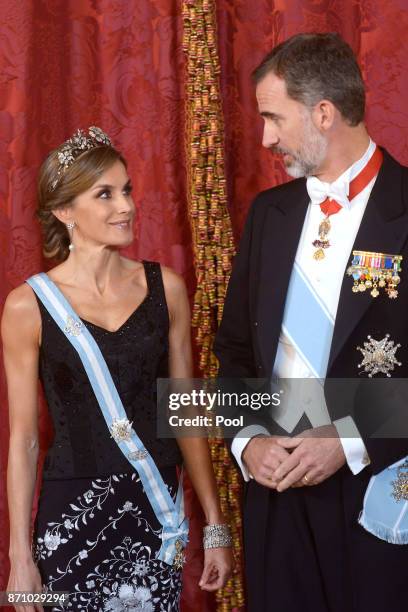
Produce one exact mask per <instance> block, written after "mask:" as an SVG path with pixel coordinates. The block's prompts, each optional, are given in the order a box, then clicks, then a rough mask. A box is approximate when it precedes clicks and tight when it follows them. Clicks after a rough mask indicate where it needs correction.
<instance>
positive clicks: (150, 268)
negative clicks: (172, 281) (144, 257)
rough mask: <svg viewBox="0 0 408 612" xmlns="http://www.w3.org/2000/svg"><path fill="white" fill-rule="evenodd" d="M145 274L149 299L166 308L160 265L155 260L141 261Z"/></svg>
mask: <svg viewBox="0 0 408 612" xmlns="http://www.w3.org/2000/svg"><path fill="white" fill-rule="evenodd" d="M142 263H143V266H144V269H145V274H146V281H147V288H148V291H149V295H150V297H151V299H152V300H153V301H154V302H155V303H156V304H157V305H158V306H161V307H164V308H165V309H166V310H167V302H166V294H165V291H164V283H163V274H162V271H161V265H160V264H159V263H158V262H157V261H143V262H142Z"/></svg>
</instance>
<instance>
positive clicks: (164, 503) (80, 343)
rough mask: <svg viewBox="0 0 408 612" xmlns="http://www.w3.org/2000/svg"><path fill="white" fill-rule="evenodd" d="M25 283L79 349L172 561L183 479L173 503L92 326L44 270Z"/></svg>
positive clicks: (183, 521) (182, 526) (183, 523)
mask: <svg viewBox="0 0 408 612" xmlns="http://www.w3.org/2000/svg"><path fill="white" fill-rule="evenodd" d="M27 283H28V284H29V285H30V286H31V287H32V289H33V290H34V291H35V293H36V294H37V296H38V298H39V299H40V300H41V302H42V303H43V304H44V306H45V307H46V309H47V310H48V312H49V313H50V315H51V316H52V318H53V319H54V321H55V322H56V324H57V325H58V327H59V328H60V329H61V331H62V332H63V333H64V334H65V335H66V337H67V339H68V340H69V341H70V342H71V344H72V345H73V347H74V348H75V349H76V351H77V352H78V354H79V357H80V359H81V361H82V364H83V366H84V368H85V371H86V373H87V375H88V378H89V382H90V383H91V386H92V389H93V391H94V393H95V396H96V398H97V400H98V403H99V407H100V409H101V411H102V414H103V416H104V418H105V421H106V425H107V426H108V429H109V431H110V432H111V433H112V437H113V438H114V439H115V441H116V443H117V445H118V447H119V448H120V450H121V451H122V453H123V455H124V456H125V457H126V459H127V460H128V461H129V463H130V464H131V465H132V467H133V468H134V469H135V470H136V472H137V473H138V475H139V477H140V480H141V482H142V485H143V488H144V490H145V492H146V495H147V497H148V499H149V502H150V504H151V506H152V508H153V510H154V513H155V515H156V517H157V520H158V521H159V522H160V524H161V525H162V527H163V529H162V535H161V537H162V545H161V548H160V550H159V552H158V554H157V558H158V559H160V560H161V561H164V562H166V563H168V564H170V565H171V564H172V563H173V561H174V558H175V556H176V554H177V553H179V552H180V546H182V547H184V546H185V545H186V543H187V540H188V519H187V518H186V517H185V514H184V496H183V483H182V477H180V482H179V488H178V491H177V497H176V501H175V502H174V501H173V499H172V497H171V495H170V493H169V491H168V489H167V487H166V485H165V483H164V481H163V478H162V476H161V474H160V472H159V470H158V468H157V466H156V464H155V462H154V460H153V458H152V457H151V455H150V454H149V452H148V451H147V450H146V448H145V447H144V446H143V443H142V441H141V440H140V438H139V437H138V435H137V433H136V432H135V431H134V429H132V427H131V425H132V424H131V423H129V421H128V419H127V415H126V411H125V409H124V407H123V404H122V401H121V399H120V397H119V394H118V391H117V389H116V387H115V384H114V382H113V380H112V376H111V374H110V372H109V370H108V366H107V365H106V362H105V360H104V358H103V355H102V353H101V351H100V349H99V347H98V345H97V344H96V342H95V340H94V338H93V337H92V335H91V334H90V332H89V331H88V329H87V328H86V327H85V325H83V323H82V321H81V320H80V318H79V317H78V315H77V314H76V312H75V311H74V310H73V309H72V307H71V306H70V304H69V303H68V301H67V300H66V299H65V297H64V295H63V294H62V293H61V291H60V290H59V289H58V287H57V286H56V285H55V284H54V283H53V282H52V281H51V279H50V278H49V277H48V276H47V275H46V274H44V273H41V274H37V275H35V276H32V277H30V278H29V279H28V280H27Z"/></svg>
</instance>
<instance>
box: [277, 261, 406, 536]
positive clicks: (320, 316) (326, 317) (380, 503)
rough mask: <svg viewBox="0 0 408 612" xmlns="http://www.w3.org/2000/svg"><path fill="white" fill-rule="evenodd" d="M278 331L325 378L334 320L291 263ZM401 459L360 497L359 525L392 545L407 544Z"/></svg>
mask: <svg viewBox="0 0 408 612" xmlns="http://www.w3.org/2000/svg"><path fill="white" fill-rule="evenodd" d="M282 328H283V331H284V333H285V334H286V336H287V337H288V338H289V339H290V341H291V342H292V344H293V345H294V347H295V348H296V351H297V352H298V353H299V354H300V355H301V357H302V358H303V360H304V362H305V363H306V364H307V366H308V367H309V369H310V371H311V372H313V374H314V375H315V377H316V378H319V379H320V380H321V381H322V382H323V381H324V378H325V377H326V373H327V365H328V361H329V355H330V348H331V342H332V338H333V329H334V320H333V318H332V317H331V315H330V313H329V312H328V311H327V309H326V307H325V305H324V304H323V302H322V301H321V300H320V299H319V297H318V295H316V293H315V292H314V290H313V288H312V287H311V286H310V284H309V282H308V281H307V279H306V278H305V276H304V275H303V273H302V271H301V269H300V268H299V266H298V265H297V264H296V263H295V264H294V267H293V271H292V275H291V278H290V283H289V288H288V294H287V298H286V304H285V312H284V316H283V323H282ZM407 460H408V458H403V459H401V460H400V461H398V462H397V463H395V464H394V465H392V466H390V467H388V468H386V469H385V470H383V471H382V472H381V473H380V474H377V475H376V476H372V477H371V479H370V482H369V484H368V487H367V491H366V494H365V497H364V504H363V510H362V511H361V513H360V517H359V523H360V525H362V526H363V527H364V528H365V529H367V531H369V532H370V533H372V534H373V535H375V536H377V537H378V538H380V539H382V540H386V541H387V542H390V543H393V544H408V499H407V498H408V467H407V468H406V471H405V474H406V476H405V478H406V481H405V482H406V485H405V486H406V489H405V497H402V498H398V497H397V498H396V497H395V495H394V492H395V487H396V486H397V485H396V483H398V481H399V480H398V479H399V478H400V479H401V478H404V477H403V476H401V466H403V465H404V464H405V462H407Z"/></svg>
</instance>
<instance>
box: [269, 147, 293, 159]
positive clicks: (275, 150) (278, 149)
mask: <svg viewBox="0 0 408 612" xmlns="http://www.w3.org/2000/svg"><path fill="white" fill-rule="evenodd" d="M269 151H270V152H271V153H272V155H290V156H291V157H294V155H293V153H292V151H288V150H287V149H283V148H282V147H275V146H271V147H269Z"/></svg>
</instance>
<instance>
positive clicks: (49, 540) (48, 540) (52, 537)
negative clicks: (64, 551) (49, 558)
mask: <svg viewBox="0 0 408 612" xmlns="http://www.w3.org/2000/svg"><path fill="white" fill-rule="evenodd" d="M44 544H45V547H46V548H48V550H57V548H58V546H59V545H60V544H61V536H60V534H59V533H55V534H52V533H51V532H50V531H49V530H48V529H47V531H46V532H45V536H44Z"/></svg>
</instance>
